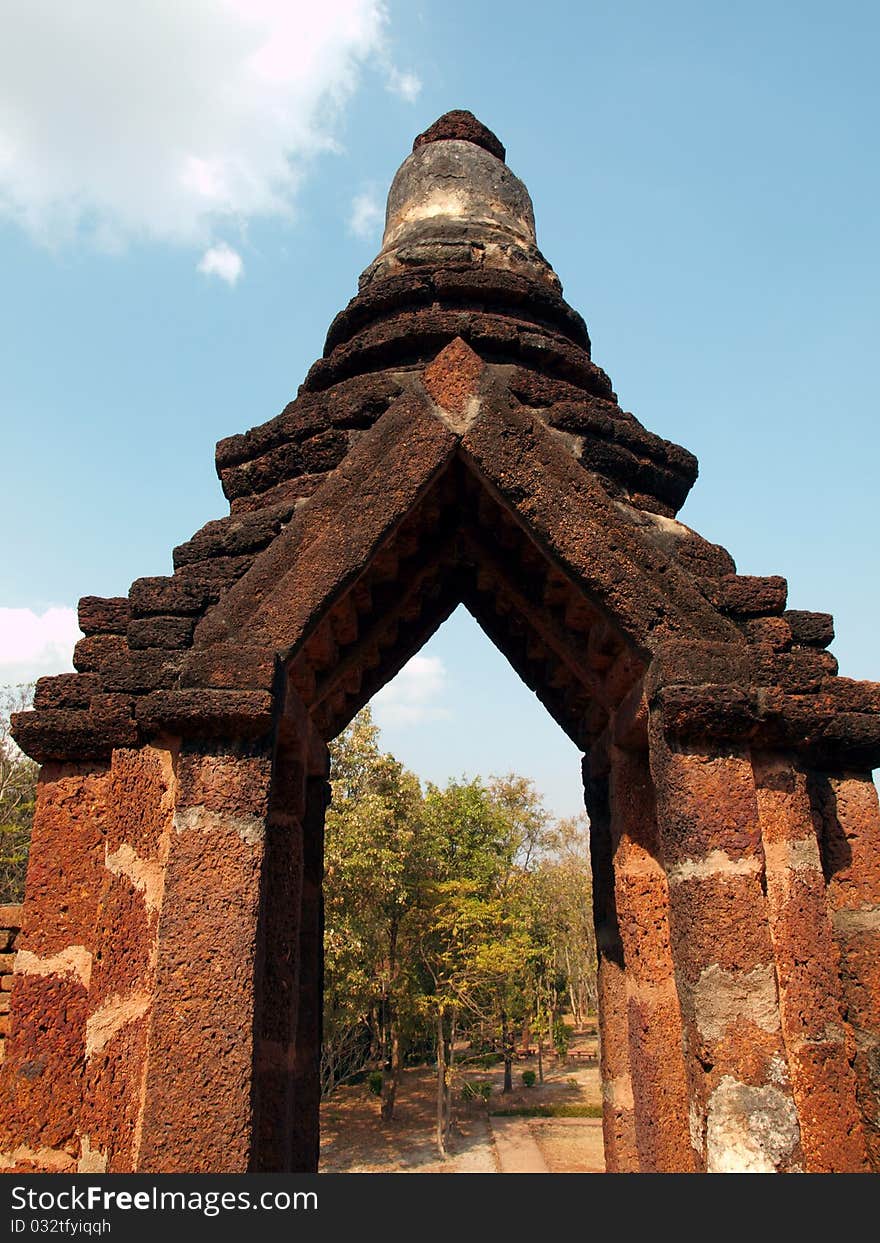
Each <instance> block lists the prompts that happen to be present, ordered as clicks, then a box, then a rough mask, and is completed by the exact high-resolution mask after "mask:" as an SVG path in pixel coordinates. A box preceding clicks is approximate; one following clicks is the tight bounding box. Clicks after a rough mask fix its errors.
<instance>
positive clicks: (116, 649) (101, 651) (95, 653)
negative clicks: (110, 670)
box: [73, 634, 128, 673]
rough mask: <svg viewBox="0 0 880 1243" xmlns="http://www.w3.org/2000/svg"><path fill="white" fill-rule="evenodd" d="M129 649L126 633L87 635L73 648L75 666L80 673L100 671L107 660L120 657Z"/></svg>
mask: <svg viewBox="0 0 880 1243" xmlns="http://www.w3.org/2000/svg"><path fill="white" fill-rule="evenodd" d="M127 651H128V642H127V640H126V638H125V636H124V635H118V634H95V635H87V636H86V638H85V639H80V640H79V642H78V643H77V645H76V647H75V648H74V649H73V667H74V669H76V670H77V671H78V672H79V673H100V672H101V669H102V667H103V665H104V664H105V662H106V661H108V660H114V659H118V657H120V656H122V655H124V654H125V653H126V652H127Z"/></svg>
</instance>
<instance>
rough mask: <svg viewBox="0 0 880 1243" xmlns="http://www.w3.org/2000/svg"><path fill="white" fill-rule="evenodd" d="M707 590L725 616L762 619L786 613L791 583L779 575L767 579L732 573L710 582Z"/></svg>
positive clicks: (706, 586)
mask: <svg viewBox="0 0 880 1243" xmlns="http://www.w3.org/2000/svg"><path fill="white" fill-rule="evenodd" d="M705 590H706V594H707V596H708V598H709V599H710V600H711V601H712V603H713V604H714V605H716V607H717V608H719V609H723V610H724V612H725V613H737V614H739V615H740V616H741V617H760V616H764V615H767V614H779V613H782V612H783V610H784V609H785V601H786V597H787V595H788V583H787V582H786V581H785V579H784V578H780V577H779V575H776V574H774V575H771V576H769V577H767V578H761V577H755V576H753V575H748V574H730V575H725V576H724V577H723V578H721V579H718V580H717V581H715V582H709V583H707V584H706V585H705Z"/></svg>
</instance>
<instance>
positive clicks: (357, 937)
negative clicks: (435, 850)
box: [325, 708, 433, 1120]
mask: <svg viewBox="0 0 880 1243" xmlns="http://www.w3.org/2000/svg"><path fill="white" fill-rule="evenodd" d="M331 756H332V768H331V782H332V785H333V800H332V803H331V805H330V807H329V809H328V812H327V820H326V846H325V876H326V880H325V925H326V933H325V952H326V963H325V972H326V982H327V983H326V987H325V1002H326V1004H325V1024H326V1028H327V1033H328V1038H327V1040H326V1041H325V1045H327V1049H326V1054H327V1056H328V1057H329V1058H332V1059H334V1061H335V1064H336V1066H337V1068H338V1067H339V1064H340V1057H339V1049H340V1048H344V1047H345V1046H346V1042H347V1044H348V1047H349V1048H350V1046H351V1036H352V1032H357V1031H360V1032H361V1033H362V1034H364V1035H366V1034H367V1033H369V1048H368V1050H364V1052H365V1053H366V1054H367V1057H369V1055H370V1054H371V1055H372V1056H373V1057H374V1058H378V1060H379V1061H380V1062H381V1065H382V1069H383V1083H382V1106H381V1113H382V1117H383V1119H385V1120H388V1119H390V1118H391V1117H392V1115H393V1111H394V1102H395V1097H396V1094H397V1087H398V1083H399V1080H400V1072H401V1068H402V1065H403V1058H404V1054H405V1050H406V1041H407V1038H408V1036H409V1035H410V1034H411V1030H412V1028H413V1025H414V1018H415V1012H416V1005H415V1001H414V998H415V996H416V995H417V994H418V991H419V982H418V979H417V977H416V973H415V971H414V965H415V959H414V955H413V953H412V952H411V949H410V946H409V944H408V937H409V928H410V924H411V923H412V916H413V913H414V911H416V910H418V909H419V907H420V905H421V904H422V903H423V901H424V899H425V894H426V892H427V885H428V883H429V881H430V877H431V874H432V867H433V864H432V858H431V852H430V843H429V839H428V838H427V837H426V835H425V834H424V832H423V831H422V818H421V809H422V792H421V786H420V785H419V782H418V779H417V778H416V777H415V776H414V775H413V774H412V773H410V772H407V770H406V769H405V768H404V767H403V766H402V765H401V764H400V763H399V762H398V761H397V760H395V759H394V757H393V756H391V755H387V754H382V753H381V751H380V750H379V745H378V729H377V727H376V726H375V725H374V724H373V721H372V718H371V715H370V711H369V709H368V708H367V709H364V711H363V712H361V713H359V714H358V716H357V717H355V719H354V720H353V721H352V723H351V724H350V725H349V726H348V728H347V729H346V730H344V731H343V733H342V734H340V736H339V737H338V738H337V739H336V741H335V742H334V744H333V746H332V749H331ZM362 1043H363V1042H362ZM346 1060H348V1061H350V1057H349V1058H347V1059H346V1058H343V1059H342V1061H343V1062H345V1061H346ZM362 1064H363V1063H362ZM349 1073H351V1072H350V1071H349Z"/></svg>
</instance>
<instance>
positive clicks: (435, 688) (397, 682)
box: [373, 656, 451, 725]
mask: <svg viewBox="0 0 880 1243" xmlns="http://www.w3.org/2000/svg"><path fill="white" fill-rule="evenodd" d="M446 686H447V674H446V667H445V665H444V664H443V661H442V660H440V658H439V657H437V656H413V658H412V660H410V661H409V662H408V663H407V664H406V665H404V667H403V668H402V669H401V671H400V673H398V675H397V677H396V678H392V680H391V681H390V682H389V683H388V684H387V685H386V686H383V688H382V690H381V691H379V693H378V695H376V696H375V697H374V699H373V713H374V715H375V718H376V721H377V722H378V724H379V725H418V724H420V723H421V722H422V721H437V720H442V719H443V718H445V717H449V716H450V715H451V713H450V711H449V709H448V708H446V707H444V706H443V704H442V703H438V700H442V698H443V695H444V692H445V690H446Z"/></svg>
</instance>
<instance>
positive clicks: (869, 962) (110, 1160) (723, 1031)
mask: <svg viewBox="0 0 880 1243" xmlns="http://www.w3.org/2000/svg"><path fill="white" fill-rule="evenodd" d="M503 159H504V151H503V148H502V147H501V146H500V143H498V140H497V139H496V138H495V137H494V135H491V134H489V132H488V131H486V130H485V129H484V128H483V127H482V126H480V125H479V123H478V122H476V121H475V120H474V118H472V117H470V115H469V114H461V113H453V114H448V116H447V117H445V118H441V120H440V121H439V122H437V124H436V125H435V126H433V127H432V128H431V129H430V130H428V131H427V132H426V134H424V135H422V136H420V138H419V139H417V140H416V144H415V147H414V152H413V155H412V156H410V158H409V159H408V160H407V161H406V162H405V164H404V165H403V167H402V169H401V171H400V173H399V174H398V176H397V178H396V179H395V182H394V185H393V186H392V191H391V195H390V197H389V215H388V222H387V227H386V233H385V240H384V243H383V249H382V251H381V253H380V255H379V257H378V259H377V260H376V261H375V263H374V264H373V265H371V267H370V268H369V269H367V272H366V273H365V274H364V276H363V277H362V286H361V292H360V294H359V295H358V297H357V298H355V299H354V300H353V302H352V303H351V304H350V305H349V307H348V308H347V309H346V310H345V311H344V312H342V314H341V315H340V316H338V317H337V319H336V321H334V324H333V325H332V326H331V329H330V333H329V335H328V342H327V347H326V351H325V356H324V358H323V359H322V360H320V361H319V362H318V363H316V364H315V366H314V367H313V368H312V370H311V372H310V373H309V376H308V377H307V380H306V383H305V384H304V386H303V388H302V389H301V392H300V395H299V396H298V398H297V399H296V401H294V402H293V403H291V405H290V406H289V407H287V408H286V410H285V411H283V412H282V414H281V415H279V416H278V418H276V419H274V420H272V421H270V422H269V423H267V424H264V425H263V426H262V427H260V428H256V429H254V430H253V431H251V432H249V433H247V435H245V436H240V437H232V438H230V439H229V440H227V441H222V442H221V443H220V445H219V446H218V454H217V462H218V470H219V473H220V475H221V480H222V482H223V486H224V491H225V492H226V495H227V497H228V498H229V499H230V502H231V514H230V517H229V518H226V519H222V520H220V521H218V522H213V523H209V524H208V525H207V526H206V527H205V528H203V530H202V531H201V532H199V533H198V534H197V535H196V536H195V537H194V538H193V539H192V540H191V541H189V543H187V544H184V545H182V546H181V547H180V548H178V549H177V550H175V573H174V575H173V577H170V578H167V579H141V580H138V581H136V582H135V583H134V584H133V585H132V589H131V591H130V593H129V596H128V598H127V599H120V600H96V599H94V598H88V597H87V598H86V599H85V600H83V601H82V602H81V606H80V621H81V626H82V629H83V631H84V633H85V635H86V637H85V638H84V639H83V640H82V641H81V643H80V644H79V645H78V646H77V651H76V658H75V659H76V666H77V668H78V669H79V671H80V672H78V673H77V674H75V675H65V676H63V677H60V678H54V679H44V680H43V681H42V682H41V683H40V685H39V687H38V692H37V697H36V700H35V710H34V712H32V713H28V714H23V715H22V716H20V717H19V718H18V719H17V722H16V731H17V737H18V739H19V741H20V742H21V744H22V746H24V748H25V749H26V750H28V751H29V753H30V754H32V755H34V756H35V757H36V758H38V759H40V760H42V761H43V762H44V768H43V773H42V777H41V785H40V796H39V802H38V811H37V817H36V822H35V829H34V842H33V853H32V863H31V867H30V871H29V876H28V885H27V893H26V902H25V914H24V929H23V934H22V941H21V942H20V944H21V946H22V948H21V950H20V952H19V954H18V956H17V959H16V982H15V988H14V990H13V995H12V1028H11V1033H10V1039H9V1042H8V1044H9V1047H8V1050H7V1054H6V1061H5V1064H4V1066H3V1071H2V1081H3V1087H4V1093H5V1097H4V1105H3V1124H4V1127H5V1129H6V1133H7V1136H6V1141H5V1145H4V1147H5V1152H6V1156H5V1160H6V1162H7V1164H12V1165H15V1166H16V1167H17V1168H21V1169H27V1168H44V1169H45V1168H55V1169H73V1168H80V1169H84V1170H90V1169H108V1170H111V1171H114V1170H116V1171H122V1170H132V1169H136V1170H155V1171H162V1170H164V1171H171V1170H176V1171H183V1170H193V1171H195V1170H201V1171H209V1170H215V1171H216V1170H229V1171H243V1170H248V1169H251V1170H286V1169H294V1170H308V1169H313V1168H315V1165H316V1161H317V1108H318V1094H317V1093H318V1085H317V1071H318V1063H317V1058H318V1051H319V1046H320V1011H321V1006H320V996H321V911H320V905H321V904H320V888H321V851H322V846H321V841H322V832H323V816H324V809H325V806H326V801H327V789H328V787H327V781H326V778H327V750H326V744H327V742H328V741H329V739H330V738H332V737H333V736H334V735H335V734H336V733H337V732H338V731H339V729H341V728H342V727H343V726H344V725H345V724H346V722H347V721H348V720H350V719H351V717H352V716H353V715H354V713H355V712H356V711H357V710H358V709H359V708H360V707H361V706H362V705H363V704H364V703H365V702H367V700H369V698H370V697H371V696H372V695H373V694H374V693H375V692H376V691H377V690H378V689H379V688H380V687H381V686H382V685H383V684H384V683H385V682H386V681H387V680H388V679H389V678H390V677H391V676H393V674H394V673H395V672H396V671H397V670H398V669H399V668H400V667H401V666H402V665H403V664H404V663H405V661H406V660H407V659H408V658H409V657H410V656H411V655H412V654H413V653H414V652H415V651H417V650H418V649H419V647H420V646H421V645H422V644H423V643H424V642H425V640H426V639H427V638H428V637H429V635H430V634H431V633H433V631H434V630H435V629H436V628H437V626H438V625H440V624H441V622H442V621H443V620H444V619H445V618H446V617H447V616H448V615H449V613H450V612H451V611H452V609H453V608H454V607H456V605H458V604H459V603H462V602H463V603H465V605H466V606H467V607H468V608H469V609H470V611H471V612H472V613H473V614H474V616H475V617H476V618H477V620H478V621H479V623H480V624H481V625H482V627H483V628H484V630H485V631H486V632H487V634H488V635H489V636H490V637H491V638H492V639H493V641H494V642H495V643H496V644H497V646H498V647H499V648H500V649H501V650H502V651H503V652H504V654H505V655H506V656H507V658H508V660H509V661H510V662H511V664H512V665H513V667H514V668H515V669H516V671H517V673H518V674H519V675H520V676H521V677H522V678H523V679H524V680H525V681H526V683H527V684H528V685H529V686H530V687H532V688H533V689H534V690H535V692H536V694H537V695H538V697H539V698H540V699H541V701H542V703H543V704H544V705H545V707H546V708H547V710H548V711H549V712H550V713H551V715H552V716H553V717H554V719H555V720H556V721H557V722H558V723H559V724H560V725H561V726H562V728H563V729H564V730H565V731H566V733H568V735H569V736H570V737H571V738H572V739H573V740H574V741H575V743H576V744H577V745H578V747H579V748H580V749H581V750H582V751H583V752H584V755H585V760H584V784H585V797H586V802H587V807H588V810H589V814H590V820H591V836H592V843H593V855H594V858H593V867H594V878H595V889H596V923H597V941H598V945H599V958H600V962H599V971H600V977H599V982H600V1022H601V1028H602V1035H603V1040H602V1046H603V1065H602V1078H603V1091H604V1099H605V1117H604V1124H603V1125H604V1131H605V1141H606V1152H607V1155H608V1162H609V1168H610V1169H618V1170H638V1169H641V1170H705V1169H709V1170H724V1169H743V1170H745V1169H754V1170H780V1171H785V1170H793V1169H808V1170H858V1169H865V1168H868V1162H869V1160H870V1159H873V1160H874V1161H876V1159H877V1144H878V1126H880V1114H878V1100H877V1092H876V1082H877V1078H876V1060H877V1057H878V1048H880V1016H878V1008H880V989H878V982H877V970H878V968H877V961H878V959H877V954H876V948H877V944H878V939H880V924H878V922H877V919H876V910H877V904H878V897H880V895H878V864H877V859H878V846H880V814H878V808H877V799H876V793H875V791H874V787H873V785H872V783H871V779H870V770H871V767H872V766H873V765H874V764H875V763H876V762H877V757H878V754H880V688H878V687H877V686H876V685H875V684H870V683H854V682H850V681H847V680H846V679H842V678H839V677H838V676H837V669H836V663H835V662H834V659H833V657H831V656H830V654H829V653H828V652H827V651H826V650H825V648H826V646H827V643H828V642H829V641H830V639H831V637H832V635H833V630H832V627H831V620H830V618H829V617H827V615H825V614H813V613H795V612H791V611H786V610H785V582H784V580H782V579H779V578H746V577H742V576H739V575H737V574H736V573H735V567H734V564H733V561H732V559H731V558H730V556H729V554H727V553H726V552H725V550H724V549H722V548H719V547H718V546H716V545H712V544H709V543H707V542H706V541H705V540H703V539H701V538H700V537H699V536H698V535H697V534H696V533H694V532H692V531H690V530H689V529H688V528H687V527H685V526H683V525H682V524H681V523H679V522H677V521H676V520H675V517H674V515H675V513H676V512H677V509H678V507H679V506H680V505H681V503H682V501H683V500H684V498H685V496H686V495H687V491H688V489H689V487H690V485H691V484H692V483H693V481H694V478H695V476H696V463H695V461H694V459H693V458H692V457H691V455H689V454H688V453H687V452H686V451H685V450H682V449H680V448H678V447H677V446H675V445H672V444H670V443H669V442H667V441H664V440H661V439H660V438H659V437H657V436H654V435H652V434H651V433H649V432H647V431H645V429H644V428H643V427H642V426H641V424H639V423H638V421H637V420H636V419H635V418H634V417H633V416H632V415H629V414H627V413H625V412H623V411H621V410H620V408H619V406H618V405H617V402H616V399H615V397H614V394H613V392H612V390H611V385H610V382H609V381H608V379H607V377H606V376H605V375H604V373H603V372H601V371H600V369H599V368H597V367H596V366H595V365H594V364H593V363H592V362H591V361H590V357H589V339H588V337H587V334H586V330H585V328H584V326H583V321H582V320H581V319H580V317H579V316H578V315H577V314H576V313H575V312H573V311H572V310H571V309H570V308H569V307H568V306H567V304H566V303H564V301H563V300H562V298H561V294H560V288H559V282H558V280H557V279H556V277H555V274H554V273H553V272H552V270H551V269H550V268H549V266H548V265H547V263H546V261H545V260H544V259H543V257H542V256H541V254H540V252H539V251H538V250H537V247H536V245H535V240H534V222H533V219H532V215H531V203H530V200H529V198H528V194H527V192H526V191H525V188H524V187H523V186H522V184H521V183H520V182H518V181H517V179H516V178H515V177H513V175H512V174H511V173H510V171H509V169H508V168H507V166H506V165H505V164H504V162H503ZM450 181H451V182H453V183H454V184H455V186H456V193H455V194H454V195H450V193H449V190H448V187H449V184H450Z"/></svg>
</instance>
